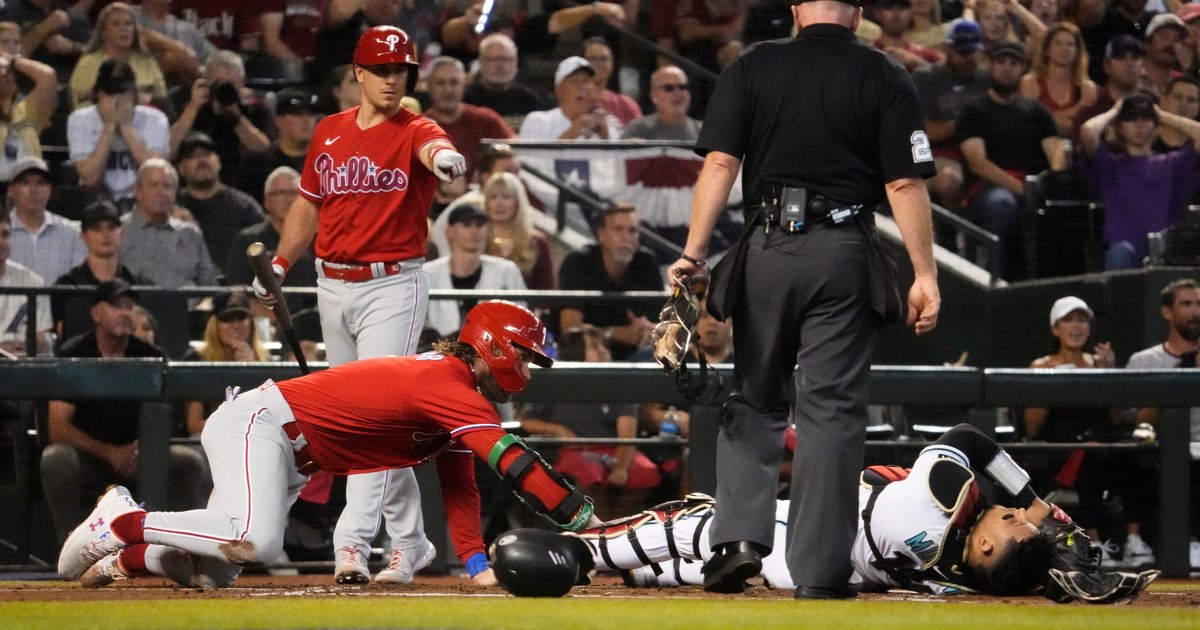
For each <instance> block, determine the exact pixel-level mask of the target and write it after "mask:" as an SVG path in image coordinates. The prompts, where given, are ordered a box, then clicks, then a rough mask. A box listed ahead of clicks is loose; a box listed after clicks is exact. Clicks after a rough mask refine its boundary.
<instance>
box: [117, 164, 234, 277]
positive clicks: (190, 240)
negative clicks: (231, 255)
mask: <svg viewBox="0 0 1200 630" xmlns="http://www.w3.org/2000/svg"><path fill="white" fill-rule="evenodd" d="M178 190H179V174H178V173H177V172H176V171H175V167H174V166H171V163H170V162H168V161H166V160H164V159H162V158H152V159H149V160H146V161H145V162H144V163H143V164H142V165H141V166H140V167H139V168H138V172H137V185H136V186H135V189H134V195H135V199H136V200H137V203H136V204H135V205H134V207H133V211H132V212H130V213H128V214H126V215H124V216H123V217H121V225H122V227H123V233H122V235H121V259H122V260H123V261H124V262H125V264H126V265H129V269H130V270H131V271H133V272H134V273H136V274H140V275H142V276H145V277H146V278H149V279H150V280H151V281H152V282H153V283H154V284H156V285H158V286H160V287H164V288H168V289H181V288H184V287H191V286H210V285H212V284H213V283H214V281H215V277H214V273H213V264H212V259H211V258H209V255H208V247H206V246H205V245H204V236H203V235H201V234H200V228H199V227H197V226H196V225H195V224H194V223H189V222H187V221H184V220H182V219H176V218H174V217H172V216H171V212H172V210H173V209H174V207H175V193H176V192H177V191H178Z"/></svg>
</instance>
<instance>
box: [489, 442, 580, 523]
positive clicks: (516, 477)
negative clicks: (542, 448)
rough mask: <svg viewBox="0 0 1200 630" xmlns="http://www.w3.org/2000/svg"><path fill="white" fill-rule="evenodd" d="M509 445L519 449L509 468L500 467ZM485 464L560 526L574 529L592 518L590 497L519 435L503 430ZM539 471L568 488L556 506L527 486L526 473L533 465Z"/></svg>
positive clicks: (537, 512) (527, 505) (517, 493)
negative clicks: (503, 433)
mask: <svg viewBox="0 0 1200 630" xmlns="http://www.w3.org/2000/svg"><path fill="white" fill-rule="evenodd" d="M510 448H515V449H518V450H519V451H520V453H519V454H518V455H517V458H516V459H514V460H512V463H511V464H509V466H508V468H507V469H505V470H500V458H501V457H502V456H503V455H504V453H505V452H506V451H508V449H510ZM488 467H489V468H491V469H492V470H493V471H495V473H496V475H497V476H499V477H500V482H501V483H503V484H504V485H505V487H507V488H508V489H509V491H511V492H512V493H513V495H515V496H516V497H517V499H518V500H519V501H521V503H524V504H525V506H526V507H528V508H529V509H531V510H533V511H534V512H535V513H536V514H537V515H538V516H541V517H543V518H545V519H546V520H548V521H550V522H551V523H553V524H554V525H555V526H557V527H558V528H560V529H564V530H569V531H573V532H577V531H579V530H581V529H583V528H585V527H587V525H588V523H589V522H590V521H591V519H592V513H593V512H594V509H595V508H594V506H593V504H592V500H591V498H589V497H588V496H587V495H585V494H584V493H582V492H580V491H579V489H578V488H576V487H575V486H572V485H571V484H570V483H569V482H568V481H567V480H566V479H565V478H564V477H563V476H562V475H561V474H559V473H558V471H556V470H554V469H553V468H551V467H550V464H547V463H546V460H544V459H542V456H541V455H539V454H538V453H537V451H534V450H532V449H530V448H529V447H528V446H526V445H525V442H523V441H521V438H519V437H517V436H515V435H512V434H506V435H505V436H504V437H502V438H500V439H499V440H497V441H496V444H495V445H494V446H492V450H491V452H490V453H489V454H488ZM535 467H540V468H541V469H542V471H543V472H544V473H545V474H546V476H547V477H549V478H550V480H551V481H552V482H554V483H555V484H557V485H558V486H559V487H561V488H562V489H563V490H565V491H566V492H567V496H566V498H565V499H563V500H562V501H560V502H559V504H558V505H556V506H553V507H551V506H548V505H546V502H545V501H544V500H543V498H542V497H540V496H538V495H537V493H535V492H532V491H530V490H529V489H528V488H526V483H525V482H524V479H525V477H527V476H528V475H529V473H530V472H531V471H532V470H533V469H534V468H535Z"/></svg>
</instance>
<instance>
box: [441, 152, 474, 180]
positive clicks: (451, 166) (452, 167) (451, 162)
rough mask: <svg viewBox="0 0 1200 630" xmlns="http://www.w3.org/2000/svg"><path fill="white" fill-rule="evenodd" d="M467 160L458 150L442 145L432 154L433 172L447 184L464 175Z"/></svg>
mask: <svg viewBox="0 0 1200 630" xmlns="http://www.w3.org/2000/svg"><path fill="white" fill-rule="evenodd" d="M466 173H467V160H466V158H464V157H463V156H462V154H461V153H459V152H458V151H453V150H450V149H447V148H445V147H442V148H440V149H438V150H437V151H436V152H435V153H434V154H433V174H434V175H437V176H438V179H440V180H442V181H444V182H446V183H447V184H449V183H450V182H452V181H454V180H456V179H458V178H459V177H462V176H463V175H466Z"/></svg>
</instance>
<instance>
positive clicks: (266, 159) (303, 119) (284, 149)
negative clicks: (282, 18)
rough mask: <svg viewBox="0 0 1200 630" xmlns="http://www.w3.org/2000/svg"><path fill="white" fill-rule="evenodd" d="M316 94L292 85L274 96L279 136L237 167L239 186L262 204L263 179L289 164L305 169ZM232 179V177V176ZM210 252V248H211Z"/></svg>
mask: <svg viewBox="0 0 1200 630" xmlns="http://www.w3.org/2000/svg"><path fill="white" fill-rule="evenodd" d="M316 114H317V96H316V95H315V94H313V93H311V92H309V91H307V90H305V89H304V88H297V87H290V88H284V89H282V90H280V91H279V94H278V95H276V97H275V131H276V132H277V133H278V137H277V138H275V141H274V142H272V143H271V146H270V147H267V150H266V151H263V152H261V153H253V154H251V155H250V156H249V157H247V159H246V160H245V161H244V162H243V164H242V166H241V168H239V169H238V171H239V173H238V176H237V183H236V186H237V187H238V189H239V190H241V191H242V192H244V193H246V194H247V195H250V196H251V197H254V200H255V201H257V202H258V203H260V204H264V205H265V204H266V199H264V198H263V196H262V195H263V182H266V181H267V175H270V174H271V171H274V170H275V169H277V168H279V167H280V166H290V167H291V168H293V169H295V170H296V172H300V171H301V170H303V169H304V158H305V156H307V155H308V145H309V143H311V142H312V135H313V129H314V128H315V127H316V125H317V116H316ZM231 179H232V178H231ZM210 251H211V250H210Z"/></svg>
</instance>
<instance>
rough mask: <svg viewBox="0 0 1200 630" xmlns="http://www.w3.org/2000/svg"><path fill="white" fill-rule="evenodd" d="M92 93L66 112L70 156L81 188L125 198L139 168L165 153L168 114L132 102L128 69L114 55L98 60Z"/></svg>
mask: <svg viewBox="0 0 1200 630" xmlns="http://www.w3.org/2000/svg"><path fill="white" fill-rule="evenodd" d="M92 99H93V102H94V104H93V105H89V106H87V107H84V108H82V109H77V110H75V111H73V112H71V115H70V117H68V118H67V143H68V145H69V149H70V154H71V157H70V159H71V161H72V162H74V163H75V170H76V172H78V173H79V183H80V184H82V185H83V186H84V187H85V188H88V189H90V190H94V191H106V192H108V194H109V195H110V196H111V197H112V198H113V199H116V200H121V199H126V198H128V197H130V196H131V195H132V194H133V183H134V179H135V177H136V173H137V170H138V168H139V167H140V166H141V165H142V164H143V163H145V162H146V160H148V159H151V158H154V157H164V156H167V155H169V154H170V146H169V136H168V131H167V117H166V115H165V114H163V113H162V112H161V111H159V110H157V109H153V108H150V107H147V106H145V105H138V104H137V86H136V85H135V84H134V75H133V69H132V68H131V67H130V66H129V64H128V63H125V62H124V61H121V60H119V59H109V60H107V61H105V62H104V63H102V64H100V70H99V71H98V72H97V75H96V85H95V87H93V88H92Z"/></svg>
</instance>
